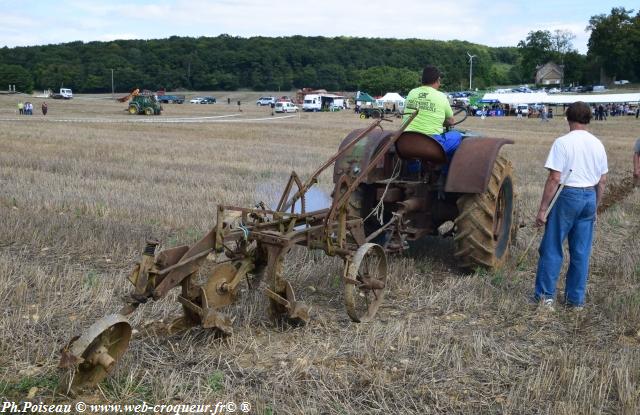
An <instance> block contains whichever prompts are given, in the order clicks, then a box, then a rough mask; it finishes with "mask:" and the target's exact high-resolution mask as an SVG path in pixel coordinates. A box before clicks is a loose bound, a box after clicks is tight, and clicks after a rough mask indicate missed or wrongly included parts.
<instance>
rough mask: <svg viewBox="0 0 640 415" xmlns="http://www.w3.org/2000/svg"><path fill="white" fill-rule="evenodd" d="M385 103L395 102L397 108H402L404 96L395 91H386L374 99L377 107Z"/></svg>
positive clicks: (391, 103)
mask: <svg viewBox="0 0 640 415" xmlns="http://www.w3.org/2000/svg"><path fill="white" fill-rule="evenodd" d="M385 104H388V105H393V104H395V105H396V106H397V107H398V109H400V108H404V98H402V95H400V94H398V93H397V92H387V93H386V94H385V95H384V96H383V97H381V98H378V99H376V105H377V106H378V107H384V106H385Z"/></svg>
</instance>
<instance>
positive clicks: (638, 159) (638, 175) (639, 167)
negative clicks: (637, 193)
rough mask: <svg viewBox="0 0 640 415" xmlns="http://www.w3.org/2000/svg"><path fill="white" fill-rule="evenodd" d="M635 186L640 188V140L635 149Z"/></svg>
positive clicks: (637, 141)
mask: <svg viewBox="0 0 640 415" xmlns="http://www.w3.org/2000/svg"><path fill="white" fill-rule="evenodd" d="M633 185H634V186H636V187H637V186H640V138H638V139H637V140H636V145H635V146H634V147H633Z"/></svg>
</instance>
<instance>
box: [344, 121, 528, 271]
mask: <svg viewBox="0 0 640 415" xmlns="http://www.w3.org/2000/svg"><path fill="white" fill-rule="evenodd" d="M456 113H457V116H458V117H461V116H460V114H461V113H464V117H463V118H461V119H459V121H457V122H456V124H459V123H460V122H462V121H464V119H466V111H465V110H464V109H462V108H458V109H457V111H456ZM362 131H363V130H355V131H353V132H351V133H350V134H348V135H347V137H346V138H345V139H344V140H343V141H342V143H341V145H340V148H341V149H344V148H347V147H349V149H348V150H347V151H345V152H344V153H343V154H341V155H340V157H338V158H337V160H336V162H335V165H334V171H333V180H334V183H335V190H334V196H333V197H334V199H336V198H340V197H341V199H344V200H345V201H346V200H348V204H347V207H348V210H349V215H350V216H353V217H359V218H362V220H363V222H364V230H365V235H366V240H367V241H373V242H377V243H379V244H381V245H382V247H383V248H384V249H385V251H387V252H400V251H403V250H405V249H407V248H408V246H409V242H410V241H415V240H417V239H420V238H422V237H423V236H426V235H441V236H453V239H454V242H455V252H454V253H453V255H454V256H455V257H456V262H457V263H458V264H459V265H460V266H461V267H462V268H467V269H473V268H475V267H482V268H488V269H497V268H500V267H501V266H502V265H504V263H505V260H506V258H507V256H508V250H509V249H508V248H509V245H510V242H511V237H512V234H513V233H514V232H515V230H516V227H515V226H514V224H515V222H516V221H515V213H514V183H513V168H512V166H511V163H510V162H509V161H508V160H507V159H506V158H504V157H503V156H500V155H499V154H498V153H499V151H500V148H501V147H502V146H503V145H505V144H513V141H511V140H506V139H496V138H481V137H478V136H475V135H474V134H469V133H463V140H462V143H461V145H460V147H459V148H458V149H457V150H456V152H455V154H454V156H453V158H452V160H451V163H450V164H449V165H448V166H446V164H447V160H446V158H445V154H444V151H443V150H442V147H441V146H440V145H439V144H438V143H437V142H436V141H435V140H431V139H428V138H427V137H426V136H423V135H421V134H418V133H414V132H401V133H400V134H397V132H394V131H386V130H383V129H382V128H376V129H373V130H371V131H368V132H367V133H366V134H365V137H364V139H359V140H358V142H357V143H356V144H355V145H351V144H352V142H353V141H354V139H355V138H356V137H359V136H360V134H361V133H362ZM447 167H448V168H447ZM446 170H448V171H446ZM343 193H344V195H343ZM334 203H335V202H334Z"/></svg>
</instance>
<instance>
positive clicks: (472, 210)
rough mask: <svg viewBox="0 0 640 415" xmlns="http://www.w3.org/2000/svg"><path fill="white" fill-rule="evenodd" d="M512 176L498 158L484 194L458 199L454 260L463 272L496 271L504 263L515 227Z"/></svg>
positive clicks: (501, 159)
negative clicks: (474, 269)
mask: <svg viewBox="0 0 640 415" xmlns="http://www.w3.org/2000/svg"><path fill="white" fill-rule="evenodd" d="M512 176H513V167H512V166H511V162H509V161H508V160H506V159H505V158H504V157H498V159H497V160H496V161H495V163H494V165H493V172H492V173H491V178H490V180H489V185H488V187H487V190H486V191H485V192H484V193H479V194H465V195H463V196H461V197H460V198H459V199H458V202H457V203H458V212H459V215H458V217H457V218H456V220H455V226H456V233H455V238H454V241H455V245H456V251H455V257H456V258H457V260H458V261H459V263H460V264H461V266H462V267H463V268H474V267H478V266H479V267H482V268H487V269H491V270H495V269H499V268H500V267H502V266H503V265H504V263H505V262H506V260H507V257H508V256H509V245H510V242H511V236H512V229H513V226H514V192H513V177H512Z"/></svg>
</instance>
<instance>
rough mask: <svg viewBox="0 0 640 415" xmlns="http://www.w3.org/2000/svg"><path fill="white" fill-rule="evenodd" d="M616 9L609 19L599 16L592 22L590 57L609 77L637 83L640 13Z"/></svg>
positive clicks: (590, 23) (639, 55)
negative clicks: (632, 80)
mask: <svg viewBox="0 0 640 415" xmlns="http://www.w3.org/2000/svg"><path fill="white" fill-rule="evenodd" d="M631 13H633V10H627V9H625V8H624V7H614V8H613V9H611V14H610V15H605V14H599V15H597V16H593V17H591V19H589V26H588V27H587V29H588V30H591V36H590V37H589V43H588V45H589V52H588V55H589V56H590V57H591V58H592V59H593V60H595V61H596V62H597V63H598V64H599V66H600V67H602V69H604V71H605V72H606V74H607V75H608V76H611V77H613V78H614V79H615V78H616V77H625V78H632V79H634V80H635V79H638V76H639V75H640V73H639V71H640V68H639V65H640V49H638V47H640V11H639V12H638V14H636V16H635V17H633V16H631Z"/></svg>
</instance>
